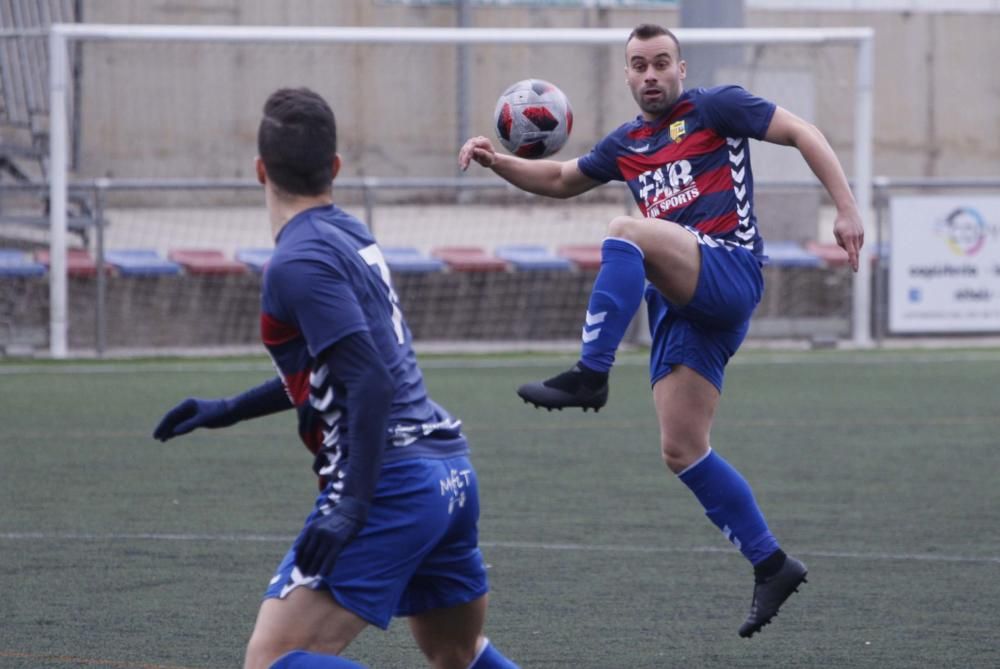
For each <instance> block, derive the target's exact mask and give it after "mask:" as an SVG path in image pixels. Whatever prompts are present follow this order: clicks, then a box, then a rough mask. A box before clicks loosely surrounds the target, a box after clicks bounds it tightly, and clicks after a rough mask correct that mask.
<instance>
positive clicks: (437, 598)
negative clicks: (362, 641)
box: [264, 455, 489, 629]
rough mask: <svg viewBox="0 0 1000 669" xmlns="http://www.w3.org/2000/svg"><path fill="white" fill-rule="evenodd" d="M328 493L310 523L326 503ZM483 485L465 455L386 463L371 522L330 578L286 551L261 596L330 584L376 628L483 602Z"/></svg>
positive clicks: (338, 596) (344, 602) (346, 604)
mask: <svg viewBox="0 0 1000 669" xmlns="http://www.w3.org/2000/svg"><path fill="white" fill-rule="evenodd" d="M327 502H328V500H327V497H326V494H325V493H324V494H321V495H320V496H319V497H318V498H317V500H316V508H315V509H314V510H313V512H312V513H311V514H310V515H309V518H307V519H306V524H308V523H309V522H310V521H312V520H313V519H314V518H316V517H317V515H318V514H319V510H318V508H319V505H321V504H324V503H327ZM478 520H479V484H478V482H477V480H476V472H475V470H474V469H473V468H472V464H471V463H470V462H469V459H468V457H466V456H464V455H463V456H458V457H451V458H446V459H432V458H417V459H412V460H401V461H398V462H393V463H389V464H386V465H384V466H383V467H382V473H381V477H380V478H379V482H378V486H377V488H376V490H375V498H374V499H373V500H372V506H371V510H370V512H369V514H368V522H367V523H365V526H364V528H363V529H362V530H361V532H360V533H359V534H358V536H357V537H355V538H354V540H353V541H351V543H349V544H348V545H347V547H346V548H345V549H344V551H343V553H341V554H340V556H339V557H338V558H337V563H336V565H335V566H334V568H333V572H332V573H331V574H330V575H329V576H328V577H326V578H320V577H315V576H313V577H307V578H303V577H302V574H301V573H300V572H299V571H298V569H295V550H294V544H293V548H292V549H291V550H289V551H288V553H287V554H286V555H285V557H284V559H283V560H282V561H281V565H280V566H279V567H278V571H277V573H276V574H275V575H274V578H272V579H271V583H270V586H269V587H268V589H267V592H266V593H265V594H264V597H265V598H268V597H279V598H280V597H284V596H286V595H287V594H288V593H289V592H291V591H292V590H293V589H295V588H296V587H299V586H306V587H309V588H312V589H314V590H316V589H319V588H322V587H325V588H327V589H329V591H330V592H331V594H333V597H334V598H335V599H336V600H337V602H338V603H339V604H340V605H341V606H343V607H344V608H345V609H347V610H348V611H351V612H353V613H356V614H357V615H359V616H360V617H361V618H363V619H364V620H366V621H368V622H369V623H371V624H372V625H377V626H379V627H381V628H382V629H385V628H387V627H388V626H389V621H390V619H391V618H392V616H411V615H416V614H418V613H423V612H424V611H428V610H430V609H438V608H449V607H453V606H458V605H460V604H467V603H468V602H471V601H474V600H476V599H479V598H480V597H482V596H483V595H485V594H486V593H487V592H488V590H489V586H488V584H487V582H486V567H485V565H484V564H483V556H482V554H481V553H480V552H479V543H478V540H479V534H478V529H477V525H476V523H477V521H478Z"/></svg>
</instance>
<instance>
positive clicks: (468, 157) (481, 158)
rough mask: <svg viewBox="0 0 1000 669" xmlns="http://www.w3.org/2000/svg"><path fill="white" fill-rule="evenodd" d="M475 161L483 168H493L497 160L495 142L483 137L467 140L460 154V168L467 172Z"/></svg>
mask: <svg viewBox="0 0 1000 669" xmlns="http://www.w3.org/2000/svg"><path fill="white" fill-rule="evenodd" d="M473 160H475V161H476V162H477V163H479V164H480V165H482V166H483V167H492V166H493V163H495V162H496V160H497V151H496V149H494V148H493V142H491V141H490V140H488V139H486V138H485V137H483V136H482V135H480V136H479V137H472V138H471V139H469V140H467V141H466V142H465V144H463V145H462V149H461V150H460V151H459V152H458V166H459V167H461V168H462V169H463V170H465V169H467V168H468V167H469V163H470V162H471V161H473Z"/></svg>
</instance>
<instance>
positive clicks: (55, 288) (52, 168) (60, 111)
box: [49, 23, 875, 358]
mask: <svg viewBox="0 0 1000 669" xmlns="http://www.w3.org/2000/svg"><path fill="white" fill-rule="evenodd" d="M674 32H675V33H676V34H677V36H678V38H679V39H680V41H681V43H682V44H691V45H743V46H750V47H753V46H771V45H795V46H805V47H809V46H812V45H816V46H823V45H831V44H832V45H840V46H847V47H851V48H853V49H854V50H855V53H856V58H855V72H854V85H853V90H854V100H853V139H852V140H851V144H852V146H853V175H852V181H853V190H854V194H855V197H856V198H857V200H858V203H859V206H860V208H861V213H862V217H863V219H864V226H865V230H866V239H867V240H868V241H869V244H868V245H866V246H865V247H863V249H862V252H861V258H860V269H859V271H858V273H857V274H856V275H855V276H854V278H853V287H852V318H851V323H852V324H851V339H852V341H853V343H854V344H855V345H856V346H859V347H863V346H868V345H870V343H871V330H872V327H871V293H872V291H871V284H872V275H871V264H870V255H871V254H870V244H871V243H873V241H874V239H875V235H874V233H873V221H872V220H871V219H872V216H871V214H870V203H871V201H872V124H873V102H872V93H873V91H872V84H873V76H874V63H873V60H874V31H873V29H871V28H814V29H812V28H802V29H778V28H774V29H771V28H747V29H738V28H733V29H683V28H682V29H677V30H675V31H674ZM627 35H628V29H624V28H537V29H536V28H412V27H266V26H176V25H173V26H172V25H110V24H108V25H102V24H85V23H84V24H64V23H57V24H53V25H52V26H51V29H50V33H49V63H50V82H49V83H50V144H49V152H50V153H49V173H50V177H49V203H50V226H51V229H50V236H49V243H50V258H51V260H50V262H51V265H50V267H51V269H50V272H51V274H50V282H49V291H50V319H49V325H50V354H51V356H52V357H53V358H64V357H66V356H67V354H68V345H67V327H68V306H67V197H68V189H69V186H70V184H69V149H70V136H69V133H70V128H69V119H68V118H67V116H68V114H67V108H68V105H67V103H68V99H67V96H68V82H69V58H68V54H69V47H70V45H71V44H75V43H92V42H109V41H110V42H122V41H131V42H172V43H184V42H219V43H236V44H244V45H253V44H273V43H283V44H290V45H292V44H293V45H304V44H353V45H365V44H371V45H376V44H380V45H512V44H522V45H545V46H552V45H615V44H621V45H624V43H625V39H626V37H627ZM375 176H378V175H375Z"/></svg>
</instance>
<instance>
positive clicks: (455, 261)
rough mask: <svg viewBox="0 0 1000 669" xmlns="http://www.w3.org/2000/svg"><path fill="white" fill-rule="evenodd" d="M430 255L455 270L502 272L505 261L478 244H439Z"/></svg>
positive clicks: (505, 267)
mask: <svg viewBox="0 0 1000 669" xmlns="http://www.w3.org/2000/svg"><path fill="white" fill-rule="evenodd" d="M431 255H432V256H434V257H435V258H440V259H441V260H443V261H444V263H445V265H447V266H448V268H449V269H451V270H452V271H455V272H503V271H505V270H506V269H507V262H506V261H504V260H502V259H500V258H497V257H496V256H494V255H490V254H489V253H487V252H486V251H485V250H484V249H482V248H480V247H478V246H441V247H438V248H436V249H432V250H431Z"/></svg>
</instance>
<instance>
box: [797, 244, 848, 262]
mask: <svg viewBox="0 0 1000 669" xmlns="http://www.w3.org/2000/svg"><path fill="white" fill-rule="evenodd" d="M806 251H808V252H809V253H812V254H813V255H815V256H817V257H818V258H819V259H820V260H822V261H823V264H824V265H826V266H827V267H844V266H845V265H847V251H845V250H844V249H842V248H840V247H839V246H838V245H837V244H835V243H833V242H830V243H826V244H822V243H820V242H816V241H808V242H806Z"/></svg>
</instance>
